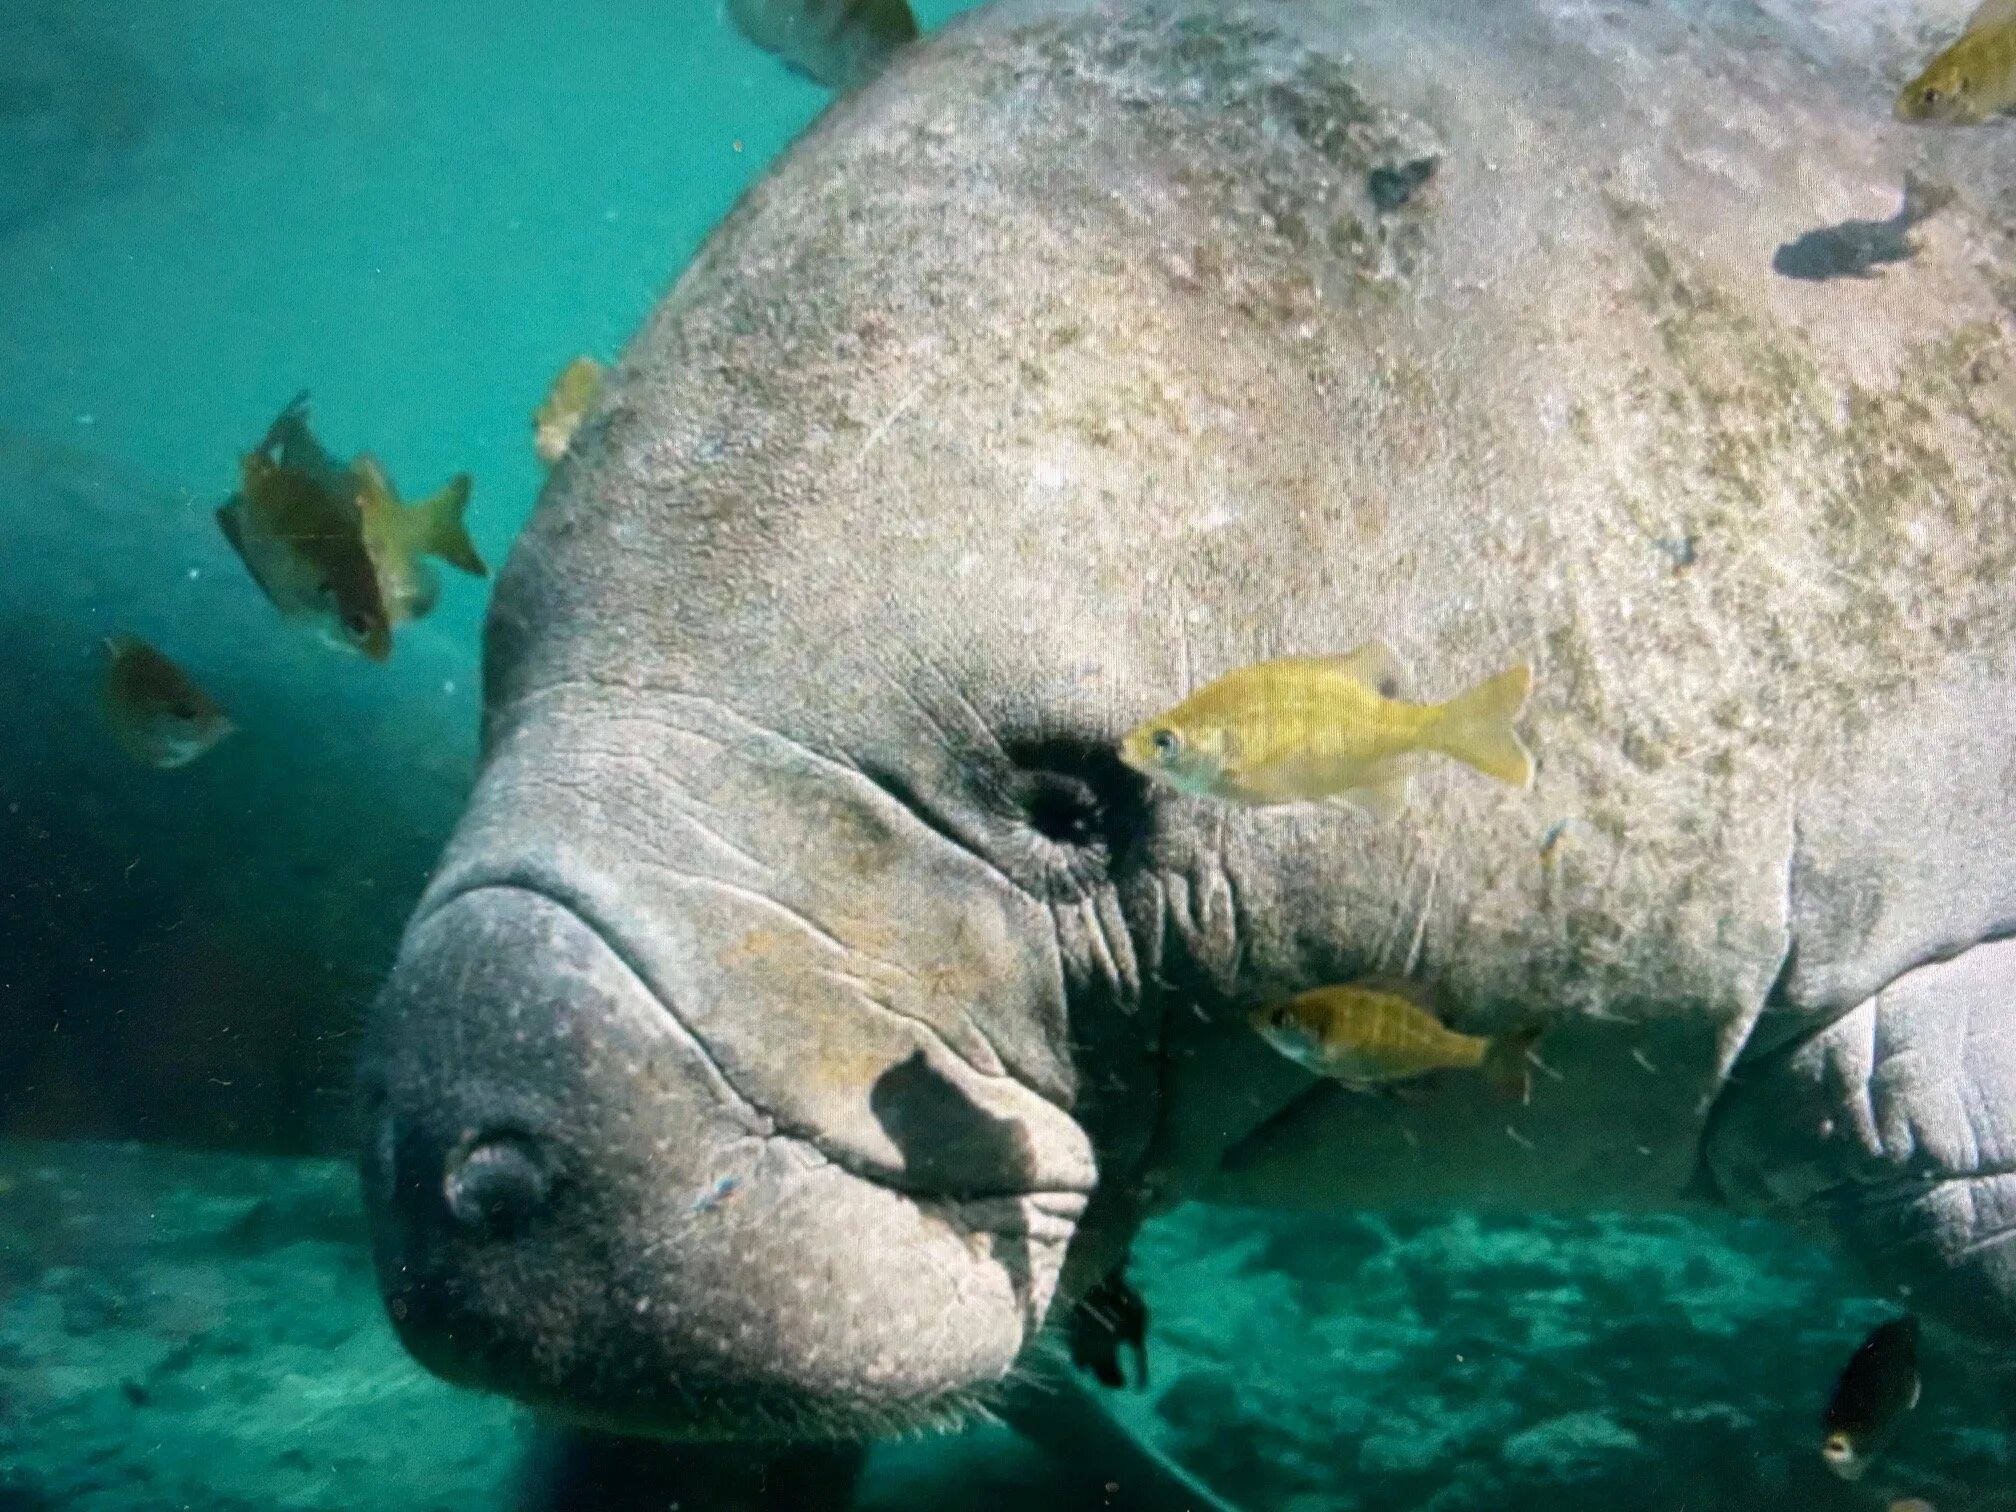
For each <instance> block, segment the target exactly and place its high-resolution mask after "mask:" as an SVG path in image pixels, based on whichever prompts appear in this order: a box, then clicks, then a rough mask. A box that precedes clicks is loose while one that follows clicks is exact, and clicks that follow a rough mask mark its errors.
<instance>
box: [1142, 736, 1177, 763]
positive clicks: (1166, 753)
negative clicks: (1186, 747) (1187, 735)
mask: <svg viewBox="0 0 2016 1512" xmlns="http://www.w3.org/2000/svg"><path fill="white" fill-rule="evenodd" d="M1148 744H1150V745H1151V746H1153V747H1154V748H1155V754H1156V755H1157V756H1160V757H1161V758H1162V759H1163V760H1164V761H1171V760H1174V759H1175V757H1176V754H1177V753H1178V752H1179V751H1181V750H1182V749H1183V737H1182V736H1181V735H1178V734H1177V733H1176V732H1175V731H1174V730H1170V729H1161V730H1157V731H1156V732H1155V733H1154V734H1153V735H1150V736H1149V737H1148Z"/></svg>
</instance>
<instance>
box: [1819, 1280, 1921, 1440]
mask: <svg viewBox="0 0 2016 1512" xmlns="http://www.w3.org/2000/svg"><path fill="white" fill-rule="evenodd" d="M1919 1387H1920V1382H1919V1378H1918V1320H1917V1319H1916V1318H1913V1317H1910V1316H1905V1317H1902V1318H1893V1319H1891V1320H1890V1321H1889V1322H1888V1323H1885V1324H1882V1325H1881V1326H1880V1327H1878V1328H1876V1329H1875V1330H1874V1331H1872V1332H1871V1333H1870V1335H1869V1337H1868V1338H1866V1339H1864V1340H1863V1341H1862V1343H1861V1345H1860V1347H1858V1348H1857V1349H1856V1351H1855V1353H1854V1354H1853V1355H1852V1356H1851V1357H1850V1358H1849V1361H1848V1364H1847V1367H1846V1368H1845V1369H1844V1370H1843V1371H1842V1372H1841V1379H1840V1380H1839V1381H1837V1382H1836V1383H1835V1386H1834V1395H1833V1397H1832V1399H1831V1400H1829V1402H1828V1403H1827V1410H1826V1412H1825V1413H1823V1414H1822V1415H1821V1418H1820V1425H1821V1428H1822V1430H1823V1431H1824V1434H1825V1437H1824V1438H1822V1440H1821V1443H1820V1457H1821V1458H1822V1459H1824V1460H1825V1461H1826V1462H1827V1468H1828V1469H1830V1470H1832V1471H1833V1472H1834V1473H1835V1474H1836V1475H1838V1476H1840V1477H1841V1478H1842V1479H1843V1480H1857V1479H1860V1477H1861V1475H1862V1472H1863V1471H1865V1470H1867V1469H1868V1468H1869V1464H1870V1461H1871V1460H1873V1459H1874V1458H1875V1457H1876V1456H1877V1455H1878V1454H1880V1453H1881V1452H1882V1450H1883V1447H1884V1446H1885V1445H1886V1444H1888V1443H1889V1442H1890V1439H1891V1437H1892V1435H1894V1434H1895V1433H1896V1432H1897V1425H1898V1424H1899V1422H1901V1421H1902V1419H1903V1417H1904V1414H1905V1413H1907V1412H1909V1411H1910V1410H1911V1409H1912V1408H1913V1407H1916V1406H1917V1405H1918V1392H1919Z"/></svg>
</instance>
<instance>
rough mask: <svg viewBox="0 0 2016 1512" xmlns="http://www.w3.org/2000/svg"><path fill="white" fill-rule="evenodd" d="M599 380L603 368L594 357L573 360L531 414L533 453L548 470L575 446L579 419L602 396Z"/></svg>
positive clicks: (600, 380)
mask: <svg viewBox="0 0 2016 1512" xmlns="http://www.w3.org/2000/svg"><path fill="white" fill-rule="evenodd" d="M602 376H603V367H602V364H601V363H599V362H597V361H596V360H595V359H594V358H593V357H585V356H584V357H576V358H575V359H574V360H573V361H572V362H570V363H568V364H567V366H565V367H564V368H562V369H560V376H559V377H557V378H555V379H554V380H553V386H552V387H551V388H550V389H548V390H547V391H546V397H545V398H544V399H542V400H541V401H540V402H539V408H537V409H536V410H534V411H533V412H532V449H533V450H534V451H536V452H537V453H538V454H539V460H540V461H541V462H544V463H545V464H546V465H547V466H548V467H552V466H553V465H554V464H556V463H557V462H559V460H560V459H561V458H562V457H564V456H566V455H567V448H568V447H569V446H572V445H573V444H574V432H575V431H577V430H579V429H580V428H581V420H582V417H584V416H585V415H586V414H587V413H588V411H589V410H590V409H591V408H592V407H593V406H594V404H595V401H596V399H597V398H599V397H600V396H601V393H602Z"/></svg>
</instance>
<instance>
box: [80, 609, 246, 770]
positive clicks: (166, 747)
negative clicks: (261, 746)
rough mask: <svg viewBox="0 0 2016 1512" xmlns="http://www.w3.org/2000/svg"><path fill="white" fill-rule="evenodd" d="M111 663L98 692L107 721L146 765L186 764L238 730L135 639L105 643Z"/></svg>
mask: <svg viewBox="0 0 2016 1512" xmlns="http://www.w3.org/2000/svg"><path fill="white" fill-rule="evenodd" d="M105 649H106V650H107V651H109V652H110V653H111V657H112V659H111V661H110V662H109V663H108V664H107V666H106V668H105V681H104V685H103V687H102V688H101V690H100V693H101V706H102V707H103V709H104V713H105V723H106V724H107V725H109V726H110V727H111V730H112V735H113V738H115V739H116V740H117V741H118V742H119V744H120V747H121V748H122V749H123V750H124V751H125V752H126V754H127V755H128V756H131V757H132V758H133V759H134V760H135V761H137V762H139V763H140V764H141V765H142V766H150V767H154V768H156V769H157V770H160V771H168V770H170V769H171V768H174V767H181V766H187V765H188V764H189V763H190V762H192V761H194V760H195V759H196V758H197V757H198V756H201V755H202V754H203V753H204V752H205V751H208V750H209V749H210V748H211V747H212V746H214V745H216V744H217V742H218V741H220V740H222V739H224V737H225V736H227V735H229V734H231V733H232V731H234V730H236V729H237V728H238V727H237V726H236V725H235V724H233V723H232V722H231V716H230V715H228V714H226V713H225V712H224V710H223V709H222V708H220V707H219V706H218V704H217V701H216V700H215V699H214V698H212V697H211V696H210V695H209V694H208V693H205V692H204V691H203V690H202V689H201V688H200V687H198V686H197V685H196V680H195V679H194V678H192V677H191V676H190V675H189V674H188V673H187V672H184V671H183V670H182V669H181V668H180V667H178V666H176V665H175V663H174V662H172V661H170V660H169V659H168V658H167V657H165V656H163V655H162V654H161V653H160V652H159V651H157V650H155V649H154V648H153V647H152V646H150V645H148V644H147V642H145V641H143V640H141V639H140V638H139V637H138V636H135V635H115V636H112V637H110V638H109V639H107V640H106V642H105Z"/></svg>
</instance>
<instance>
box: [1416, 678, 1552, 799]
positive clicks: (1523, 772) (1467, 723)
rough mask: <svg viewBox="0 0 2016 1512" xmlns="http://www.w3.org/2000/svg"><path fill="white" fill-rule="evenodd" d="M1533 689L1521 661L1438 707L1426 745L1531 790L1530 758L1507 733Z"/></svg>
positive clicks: (1485, 773)
mask: <svg viewBox="0 0 2016 1512" xmlns="http://www.w3.org/2000/svg"><path fill="white" fill-rule="evenodd" d="M1532 689H1533V669H1532V667H1530V666H1528V665H1527V664H1526V663H1525V662H1520V663H1518V664H1517V665H1516V666H1512V667H1507V668H1506V669H1505V670H1504V671H1503V672H1500V673H1499V674H1498V675H1497V676H1496V677H1492V678H1488V679H1486V680H1485V681H1483V682H1481V683H1479V684H1478V685H1477V686H1476V687H1474V688H1472V689H1470V690H1469V692H1467V693H1459V694H1457V695H1456V697H1454V698H1452V699H1450V700H1449V702H1447V703H1446V704H1444V705H1442V707H1441V708H1440V710H1438V711H1437V713H1436V716H1435V723H1434V725H1433V727H1432V729H1431V730H1430V731H1429V735H1428V743H1429V744H1431V745H1432V746H1434V748H1435V749H1436V750H1438V751H1441V752H1443V753H1444V754H1446V755H1449V756H1454V757H1455V758H1456V759H1457V760H1458V761H1461V762H1464V763H1467V764H1468V765H1470V766H1473V767H1475V768H1476V769H1477V770H1478V771H1480V772H1482V773H1483V774H1484V775H1485V776H1487V777H1496V778H1497V779H1498V780H1499V781H1500V782H1506V783H1510V784H1511V785H1512V786H1513V787H1520V788H1524V787H1531V786H1532V785H1533V757H1532V755H1531V754H1530V753H1529V752H1528V751H1527V749H1526V747H1525V746H1524V745H1523V744H1522V743H1521V742H1520V739H1519V736H1518V735H1517V734H1516V733H1515V732H1514V731H1513V729H1512V721H1513V720H1515V719H1517V718H1518V717H1519V711H1520V710H1521V709H1523V708H1525V707H1526V695H1527V694H1528V693H1530V692H1531V691H1532Z"/></svg>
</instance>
